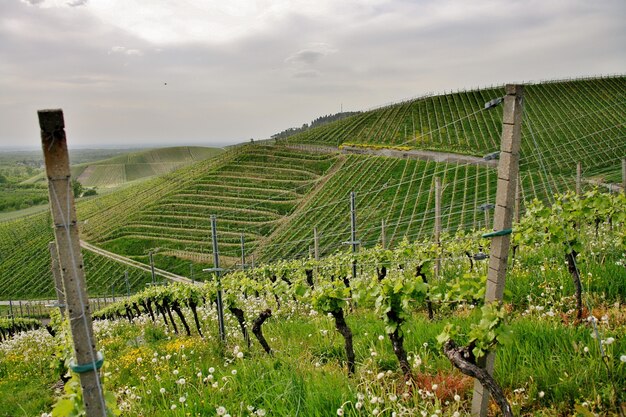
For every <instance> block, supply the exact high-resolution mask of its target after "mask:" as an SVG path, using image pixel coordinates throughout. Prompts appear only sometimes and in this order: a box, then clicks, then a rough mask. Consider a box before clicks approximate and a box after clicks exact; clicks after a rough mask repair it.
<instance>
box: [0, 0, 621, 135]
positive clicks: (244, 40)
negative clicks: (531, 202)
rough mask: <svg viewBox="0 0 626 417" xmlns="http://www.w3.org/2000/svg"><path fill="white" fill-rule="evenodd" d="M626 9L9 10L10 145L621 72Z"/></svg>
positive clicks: (288, 3)
mask: <svg viewBox="0 0 626 417" xmlns="http://www.w3.org/2000/svg"><path fill="white" fill-rule="evenodd" d="M624 22H626V2H625V1H624V0H594V1H591V0H560V1H559V0H472V1H467V0H311V1H309V0H220V1H215V0H0V147H8V146H32V147H37V146H38V143H39V129H38V124H37V116H36V111H37V109H42V108H59V107H60V108H63V110H64V112H65V120H66V126H67V132H68V140H69V141H70V145H71V146H83V147H84V146H111V145H124V146H137V145H157V144H162V145H165V144H205V145H224V144H227V143H235V142H240V141H244V140H249V139H250V138H255V139H261V138H266V137H269V136H270V135H272V134H273V133H276V132H278V131H280V130H283V129H285V128H288V127H291V126H299V125H302V123H306V122H310V121H311V120H312V119H314V118H315V117H317V116H320V115H325V114H330V113H336V112H338V111H340V109H341V108H342V107H343V109H344V110H364V109H368V108H371V107H374V106H379V105H382V104H385V103H389V102H393V101H399V100H402V99H405V98H409V97H414V96H419V95H422V94H425V93H428V92H440V91H444V90H448V91H449V90H451V89H457V88H463V87H475V86H485V85H491V84H502V83H505V82H511V81H524V80H541V79H554V78H565V77H570V76H582V75H597V74H607V73H624V72H626V48H625V47H624V45H626V24H624Z"/></svg>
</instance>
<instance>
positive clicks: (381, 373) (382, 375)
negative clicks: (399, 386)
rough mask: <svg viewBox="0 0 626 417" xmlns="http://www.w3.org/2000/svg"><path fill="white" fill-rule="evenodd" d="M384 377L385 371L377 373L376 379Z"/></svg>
mask: <svg viewBox="0 0 626 417" xmlns="http://www.w3.org/2000/svg"><path fill="white" fill-rule="evenodd" d="M384 377H385V373H384V372H380V373H379V374H378V375H376V379H383V378H384Z"/></svg>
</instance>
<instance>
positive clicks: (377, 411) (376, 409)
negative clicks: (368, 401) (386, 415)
mask: <svg viewBox="0 0 626 417" xmlns="http://www.w3.org/2000/svg"><path fill="white" fill-rule="evenodd" d="M379 413H380V410H379V409H378V408H375V409H373V410H372V415H375V416H377V415H378V414H379Z"/></svg>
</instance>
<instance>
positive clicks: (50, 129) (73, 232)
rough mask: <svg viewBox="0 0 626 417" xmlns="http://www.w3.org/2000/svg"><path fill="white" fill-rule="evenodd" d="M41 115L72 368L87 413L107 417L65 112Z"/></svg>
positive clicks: (51, 111)
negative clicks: (69, 336)
mask: <svg viewBox="0 0 626 417" xmlns="http://www.w3.org/2000/svg"><path fill="white" fill-rule="evenodd" d="M37 113H38V117H39V127H40V128H41V144H42V148H43V154H44V161H45V167H46V176H47V178H48V193H49V198H50V211H51V213H52V219H53V223H54V227H53V228H54V236H55V240H56V244H57V245H56V246H57V252H58V256H59V265H60V268H61V276H62V278H63V287H64V290H65V299H66V303H67V311H68V314H69V319H70V328H71V332H72V339H73V342H74V359H73V361H75V365H74V366H72V365H70V367H73V368H74V370H75V371H76V372H77V373H78V374H79V377H80V384H81V387H82V390H83V402H84V404H85V411H86V415H87V416H88V417H99V416H102V417H106V415H107V411H106V405H105V402H104V396H103V392H102V385H101V383H100V376H99V374H98V369H99V368H100V366H102V362H103V358H102V356H101V354H99V353H97V352H96V341H95V338H94V335H93V326H92V321H91V312H90V309H89V298H88V297H87V288H86V286H85V270H84V267H83V266H84V265H83V258H82V254H81V250H80V240H79V235H78V222H77V218H76V208H75V206H74V195H73V193H72V185H71V173H70V163H69V155H68V150H67V139H66V136H65V122H64V120H63V111H62V110H40V111H38V112H37ZM79 370H80V372H79Z"/></svg>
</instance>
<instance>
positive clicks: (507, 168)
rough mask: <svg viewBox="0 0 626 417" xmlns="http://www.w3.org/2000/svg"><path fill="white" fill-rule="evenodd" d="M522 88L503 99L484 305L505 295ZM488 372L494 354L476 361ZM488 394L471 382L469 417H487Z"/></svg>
mask: <svg viewBox="0 0 626 417" xmlns="http://www.w3.org/2000/svg"><path fill="white" fill-rule="evenodd" d="M523 96H524V88H523V86H521V85H515V84H508V85H507V86H506V96H505V98H504V114H503V116H502V137H501V144H500V161H499V163H498V187H497V191H496V204H495V210H494V211H495V213H494V222H493V223H494V224H493V230H494V231H493V232H492V233H487V234H485V235H484V237H490V238H492V242H491V253H490V255H489V270H488V272H487V289H486V291H485V303H491V302H498V301H500V300H502V297H503V295H504V286H505V280H506V269H507V261H508V256H509V248H510V244H511V236H510V233H511V227H512V220H513V205H514V198H515V189H516V183H517V178H518V174H519V152H520V142H521V127H522V102H523ZM479 362H482V363H479V364H480V365H481V366H482V367H484V368H485V369H486V370H487V372H489V373H490V374H493V367H494V362H495V352H489V353H487V355H486V356H485V357H484V360H482V361H479ZM488 406H489V391H488V390H487V389H486V388H485V387H483V386H482V384H481V383H480V382H478V381H477V380H476V381H475V382H474V394H473V398H472V416H480V417H486V416H487V409H488Z"/></svg>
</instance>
